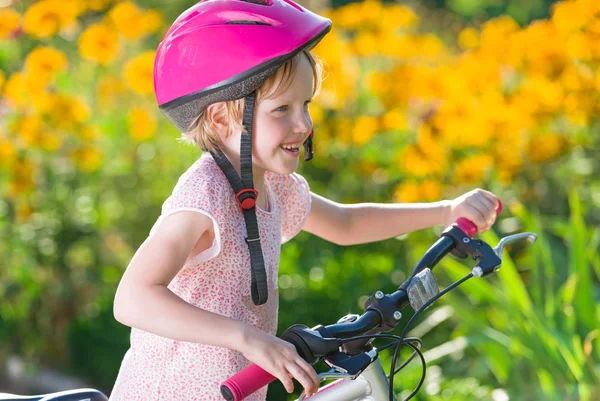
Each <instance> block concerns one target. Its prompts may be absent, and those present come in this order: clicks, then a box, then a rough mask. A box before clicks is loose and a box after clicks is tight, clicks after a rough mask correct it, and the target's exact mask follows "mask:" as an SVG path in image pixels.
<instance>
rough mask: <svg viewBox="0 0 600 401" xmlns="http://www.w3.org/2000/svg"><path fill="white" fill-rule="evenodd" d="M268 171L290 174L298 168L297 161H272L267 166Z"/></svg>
mask: <svg viewBox="0 0 600 401" xmlns="http://www.w3.org/2000/svg"><path fill="white" fill-rule="evenodd" d="M269 167H270V168H269V169H268V170H269V171H271V172H273V173H277V174H283V175H290V174H292V173H293V172H295V171H296V170H297V169H298V161H296V162H287V163H276V164H275V163H273V165H271V166H269Z"/></svg>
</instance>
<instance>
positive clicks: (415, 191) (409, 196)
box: [394, 181, 421, 203]
mask: <svg viewBox="0 0 600 401" xmlns="http://www.w3.org/2000/svg"><path fill="white" fill-rule="evenodd" d="M394 198H395V199H396V200H397V201H399V202H407V203H411V202H417V201H419V200H421V191H420V188H419V184H417V183H416V182H414V181H409V182H403V183H402V184H400V185H398V186H397V187H396V191H395V192H394Z"/></svg>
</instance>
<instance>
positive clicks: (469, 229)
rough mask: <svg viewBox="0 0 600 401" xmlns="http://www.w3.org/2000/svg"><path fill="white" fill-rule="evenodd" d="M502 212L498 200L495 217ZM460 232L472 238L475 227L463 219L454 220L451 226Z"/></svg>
mask: <svg viewBox="0 0 600 401" xmlns="http://www.w3.org/2000/svg"><path fill="white" fill-rule="evenodd" d="M500 212H502V202H501V201H500V199H498V209H496V216H497V215H499V214H500ZM452 225H453V226H456V227H458V228H460V229H461V230H462V232H464V233H465V234H466V235H467V236H468V237H470V238H473V237H474V236H475V234H477V226H476V225H475V224H474V223H473V222H472V221H471V220H467V219H465V218H464V217H461V218H460V219H458V220H456V223H454V224H452Z"/></svg>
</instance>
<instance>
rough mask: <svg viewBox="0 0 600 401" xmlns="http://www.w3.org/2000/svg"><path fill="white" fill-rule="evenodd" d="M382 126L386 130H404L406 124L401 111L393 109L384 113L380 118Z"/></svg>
mask: <svg viewBox="0 0 600 401" xmlns="http://www.w3.org/2000/svg"><path fill="white" fill-rule="evenodd" d="M382 126H383V128H384V129H386V130H405V129H406V128H407V123H406V117H404V112H403V111H402V109H400V108H395V109H392V110H390V111H388V112H386V113H385V114H384V115H383V118H382Z"/></svg>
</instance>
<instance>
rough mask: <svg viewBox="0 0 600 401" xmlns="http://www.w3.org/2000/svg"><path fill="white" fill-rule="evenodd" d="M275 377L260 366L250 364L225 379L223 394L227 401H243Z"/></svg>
mask: <svg viewBox="0 0 600 401" xmlns="http://www.w3.org/2000/svg"><path fill="white" fill-rule="evenodd" d="M275 379H276V377H275V376H273V375H272V374H270V373H268V372H267V371H266V370H264V369H262V368H261V367H260V366H258V365H250V366H248V367H247V368H246V369H244V370H242V371H241V372H239V373H236V374H235V375H233V376H231V377H230V378H229V379H227V380H225V381H224V382H223V384H221V394H222V395H223V397H224V398H225V399H226V400H227V401H241V400H243V399H244V398H246V397H248V396H249V395H250V394H252V393H254V392H255V391H257V390H258V389H260V388H262V387H264V386H266V385H267V384H269V383H271V382H272V381H273V380H275Z"/></svg>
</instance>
